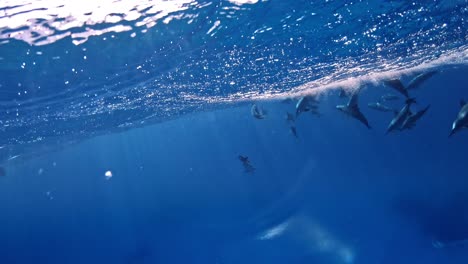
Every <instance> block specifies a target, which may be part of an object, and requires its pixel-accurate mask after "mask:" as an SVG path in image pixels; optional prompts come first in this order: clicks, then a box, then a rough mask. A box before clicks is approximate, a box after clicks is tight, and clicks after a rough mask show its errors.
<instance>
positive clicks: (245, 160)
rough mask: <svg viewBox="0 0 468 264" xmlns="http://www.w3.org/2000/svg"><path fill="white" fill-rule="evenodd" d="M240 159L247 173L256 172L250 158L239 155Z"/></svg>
mask: <svg viewBox="0 0 468 264" xmlns="http://www.w3.org/2000/svg"><path fill="white" fill-rule="evenodd" d="M238 158H239V160H240V161H241V162H242V165H243V166H244V170H245V172H247V173H252V172H254V171H255V168H254V167H253V166H252V164H250V161H249V157H247V156H242V155H239V156H238Z"/></svg>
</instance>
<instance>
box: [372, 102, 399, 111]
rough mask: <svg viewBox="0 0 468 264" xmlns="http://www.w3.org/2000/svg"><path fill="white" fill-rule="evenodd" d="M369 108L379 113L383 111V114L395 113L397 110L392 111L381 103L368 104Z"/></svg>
mask: <svg viewBox="0 0 468 264" xmlns="http://www.w3.org/2000/svg"><path fill="white" fill-rule="evenodd" d="M367 106H368V107H369V108H372V109H374V110H377V111H381V112H395V109H392V108H390V107H388V106H386V105H383V104H381V103H379V102H377V103H368V104H367Z"/></svg>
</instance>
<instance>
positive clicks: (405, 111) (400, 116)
mask: <svg viewBox="0 0 468 264" xmlns="http://www.w3.org/2000/svg"><path fill="white" fill-rule="evenodd" d="M414 103H416V100H414V98H408V99H406V104H405V106H403V108H402V109H401V110H400V111H399V112H398V113H397V114H396V115H395V117H394V118H393V119H392V121H390V124H389V125H388V127H387V133H386V134H388V133H390V132H391V131H393V130H396V129H400V128H401V126H402V125H403V123H404V122H405V120H406V118H408V116H409V115H410V114H411V111H410V107H411V104H414Z"/></svg>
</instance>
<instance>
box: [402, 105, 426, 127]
mask: <svg viewBox="0 0 468 264" xmlns="http://www.w3.org/2000/svg"><path fill="white" fill-rule="evenodd" d="M429 107H431V105H428V106H426V108H424V109H423V110H421V111H419V112H417V113H415V114H413V113H411V112H410V114H409V116H408V117H407V118H406V119H405V121H404V122H403V124H402V125H401V127H400V130H405V129H412V128H413V127H414V126H415V125H416V122H417V121H418V120H419V119H420V118H421V117H422V116H423V115H424V114H425V113H426V112H427V110H429Z"/></svg>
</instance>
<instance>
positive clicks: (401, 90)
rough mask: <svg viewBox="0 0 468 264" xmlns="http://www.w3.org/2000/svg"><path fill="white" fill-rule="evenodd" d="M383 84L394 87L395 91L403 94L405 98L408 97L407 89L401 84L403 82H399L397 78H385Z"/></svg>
mask: <svg viewBox="0 0 468 264" xmlns="http://www.w3.org/2000/svg"><path fill="white" fill-rule="evenodd" d="M384 84H385V85H387V86H390V87H391V88H393V89H395V90H396V91H398V92H399V93H401V94H402V95H404V96H405V97H406V98H408V97H409V95H408V90H406V88H405V86H404V85H403V83H401V81H400V80H399V79H390V80H385V81H384Z"/></svg>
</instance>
